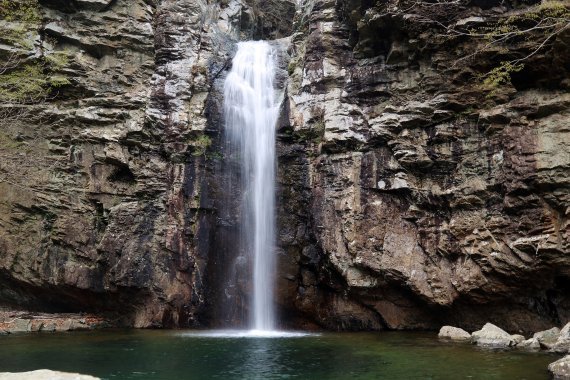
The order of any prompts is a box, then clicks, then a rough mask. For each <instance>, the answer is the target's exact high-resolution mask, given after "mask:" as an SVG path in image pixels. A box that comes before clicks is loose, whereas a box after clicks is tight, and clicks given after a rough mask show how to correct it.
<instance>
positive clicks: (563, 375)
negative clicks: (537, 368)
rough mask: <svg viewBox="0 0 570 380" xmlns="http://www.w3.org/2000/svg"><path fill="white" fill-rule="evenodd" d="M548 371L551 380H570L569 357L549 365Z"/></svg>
mask: <svg viewBox="0 0 570 380" xmlns="http://www.w3.org/2000/svg"><path fill="white" fill-rule="evenodd" d="M548 371H549V372H550V374H551V375H552V378H553V380H570V355H566V356H565V357H563V358H562V359H560V360H557V361H555V362H554V363H550V364H549V365H548Z"/></svg>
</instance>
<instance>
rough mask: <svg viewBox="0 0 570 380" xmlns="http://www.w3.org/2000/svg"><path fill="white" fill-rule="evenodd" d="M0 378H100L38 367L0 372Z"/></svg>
mask: <svg viewBox="0 0 570 380" xmlns="http://www.w3.org/2000/svg"><path fill="white" fill-rule="evenodd" d="M0 380H101V379H100V378H99V377H93V376H89V375H80V374H79V373H67V372H58V371H51V370H49V369H39V370H37V371H30V372H0Z"/></svg>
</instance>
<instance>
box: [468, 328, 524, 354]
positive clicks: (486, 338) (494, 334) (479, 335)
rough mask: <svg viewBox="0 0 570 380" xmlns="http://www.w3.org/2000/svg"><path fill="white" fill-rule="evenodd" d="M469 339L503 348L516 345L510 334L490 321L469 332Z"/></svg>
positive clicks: (480, 343) (476, 342) (480, 344)
mask: <svg viewBox="0 0 570 380" xmlns="http://www.w3.org/2000/svg"><path fill="white" fill-rule="evenodd" d="M471 340H472V342H473V343H475V344H477V345H478V346H484V347H493V348H504V347H511V346H515V345H516V343H515V340H514V339H513V337H512V336H511V334H509V333H508V332H506V331H505V330H503V329H501V328H500V327H497V326H495V325H494V324H492V323H486V324H485V326H483V328H482V329H481V330H479V331H475V332H474V333H473V334H471Z"/></svg>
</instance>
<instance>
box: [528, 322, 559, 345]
mask: <svg viewBox="0 0 570 380" xmlns="http://www.w3.org/2000/svg"><path fill="white" fill-rule="evenodd" d="M532 337H533V338H536V339H537V340H538V342H539V343H540V345H541V346H542V347H545V348H549V349H550V348H552V347H554V345H555V344H556V342H557V341H558V338H559V337H560V329H559V328H558V327H553V328H551V329H548V330H544V331H539V332H537V333H535V334H534V335H533V336H532Z"/></svg>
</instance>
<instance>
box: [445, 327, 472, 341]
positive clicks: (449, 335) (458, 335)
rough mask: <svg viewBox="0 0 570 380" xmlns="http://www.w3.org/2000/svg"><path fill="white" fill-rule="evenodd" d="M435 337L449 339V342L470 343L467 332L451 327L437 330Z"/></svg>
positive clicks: (469, 335) (469, 336)
mask: <svg viewBox="0 0 570 380" xmlns="http://www.w3.org/2000/svg"><path fill="white" fill-rule="evenodd" d="M437 337H438V338H440V339H449V340H456V341H470V340H471V334H469V333H468V332H467V331H465V330H463V329H460V328H458V327H453V326H443V327H442V328H441V329H440V330H439V334H437Z"/></svg>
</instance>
